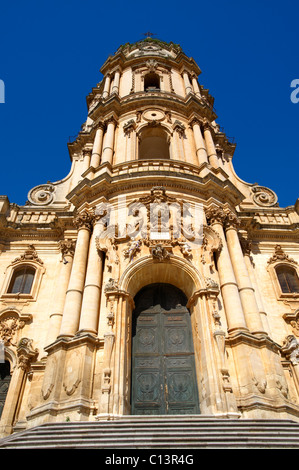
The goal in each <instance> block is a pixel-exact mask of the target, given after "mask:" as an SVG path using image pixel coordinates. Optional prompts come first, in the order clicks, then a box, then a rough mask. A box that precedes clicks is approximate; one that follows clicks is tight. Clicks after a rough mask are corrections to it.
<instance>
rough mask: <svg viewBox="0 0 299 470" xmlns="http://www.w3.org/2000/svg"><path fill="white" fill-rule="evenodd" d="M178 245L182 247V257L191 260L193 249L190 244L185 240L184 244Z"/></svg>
mask: <svg viewBox="0 0 299 470" xmlns="http://www.w3.org/2000/svg"><path fill="white" fill-rule="evenodd" d="M178 244H179V245H180V249H181V253H182V255H183V256H184V257H185V258H187V259H189V260H190V259H191V258H192V248H191V246H190V245H189V243H188V242H187V241H186V240H184V241H182V242H178Z"/></svg>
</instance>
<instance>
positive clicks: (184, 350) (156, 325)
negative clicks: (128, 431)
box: [132, 287, 199, 415]
mask: <svg viewBox="0 0 299 470" xmlns="http://www.w3.org/2000/svg"><path fill="white" fill-rule="evenodd" d="M160 291H161V287H160ZM135 321H136V323H135V334H134V336H133V339H132V414H157V415H159V414H188V413H190V414H197V413H199V404H198V391H197V382H196V374H195V361H194V350H193V341H192V332H191V321H190V314H189V312H188V310H187V308H186V307H182V306H181V305H178V306H177V307H176V308H175V309H170V310H165V309H163V308H162V307H161V305H160V304H158V305H156V306H153V307H151V308H149V309H147V310H144V311H142V312H141V313H140V314H139V315H138V316H137V319H135Z"/></svg>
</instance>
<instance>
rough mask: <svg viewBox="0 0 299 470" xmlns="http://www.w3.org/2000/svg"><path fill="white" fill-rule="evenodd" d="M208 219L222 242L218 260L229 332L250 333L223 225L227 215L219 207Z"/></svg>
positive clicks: (209, 212)
mask: <svg viewBox="0 0 299 470" xmlns="http://www.w3.org/2000/svg"><path fill="white" fill-rule="evenodd" d="M206 217H207V219H208V220H209V223H210V225H211V226H212V227H213V229H214V230H215V231H216V232H217V233H218V235H219V236H220V238H221V241H222V249H221V251H220V252H219V254H218V259H217V268H218V275H219V281H220V288H221V294H222V298H223V303H224V308H225V313H226V319H227V325H228V332H229V333H232V332H235V331H237V330H239V331H240V330H241V331H242V330H243V331H248V328H247V325H246V321H245V317H244V313H243V309H242V304H241V300H240V296H239V290H238V285H237V282H236V278H235V274H234V270H233V267H232V263H231V259H230V255H229V251H228V248H227V244H226V239H225V235H224V230H223V223H224V221H225V218H226V214H225V212H224V211H223V210H222V209H221V208H220V207H218V208H212V209H208V210H207V211H206Z"/></svg>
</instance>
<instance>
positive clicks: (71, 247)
mask: <svg viewBox="0 0 299 470" xmlns="http://www.w3.org/2000/svg"><path fill="white" fill-rule="evenodd" d="M75 244H76V242H75V241H74V240H61V241H60V242H59V248H60V250H61V254H62V261H61V266H60V273H59V276H58V278H57V284H56V288H55V297H54V302H53V303H54V305H53V310H52V313H51V315H50V321H49V328H48V336H47V340H46V344H47V345H48V344H51V343H53V342H54V341H55V340H56V338H57V336H58V334H59V331H60V326H61V320H62V314H63V307H64V302H65V296H66V291H67V288H68V284H69V280H70V275H71V270H72V264H73V257H74V251H75Z"/></svg>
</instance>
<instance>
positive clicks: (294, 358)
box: [281, 335, 299, 366]
mask: <svg viewBox="0 0 299 470" xmlns="http://www.w3.org/2000/svg"><path fill="white" fill-rule="evenodd" d="M281 353H282V354H283V355H284V356H285V357H286V358H287V359H288V360H289V361H291V363H292V364H293V365H294V366H296V365H297V364H299V343H298V341H297V339H296V338H295V336H293V335H289V336H287V337H286V339H285V340H284V342H283V345H282V347H281Z"/></svg>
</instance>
